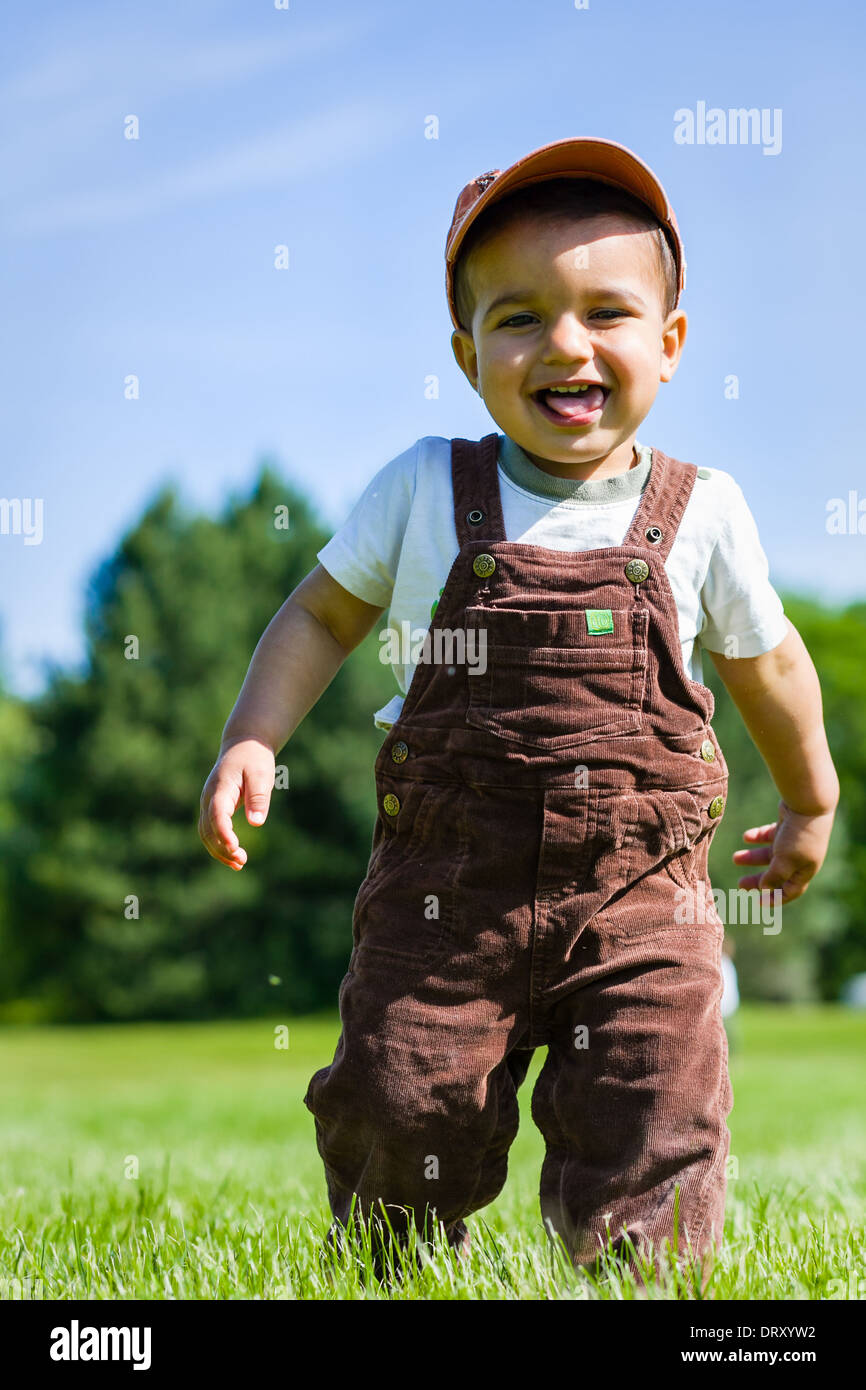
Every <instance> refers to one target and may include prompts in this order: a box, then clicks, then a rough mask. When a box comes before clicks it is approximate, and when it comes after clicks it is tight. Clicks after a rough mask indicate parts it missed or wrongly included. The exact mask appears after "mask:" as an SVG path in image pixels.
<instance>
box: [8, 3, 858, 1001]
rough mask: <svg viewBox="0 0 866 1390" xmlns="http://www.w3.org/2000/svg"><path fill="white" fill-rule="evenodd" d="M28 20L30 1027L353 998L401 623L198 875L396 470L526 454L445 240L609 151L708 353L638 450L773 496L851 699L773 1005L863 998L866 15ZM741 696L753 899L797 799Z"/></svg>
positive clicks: (11, 629)
mask: <svg viewBox="0 0 866 1390" xmlns="http://www.w3.org/2000/svg"><path fill="white" fill-rule="evenodd" d="M4 26H5V30H6V35H5V43H4V46H3V52H2V56H0V111H2V122H3V127H4V129H5V131H6V134H7V139H6V141H5V142H4V146H3V150H2V154H0V169H2V176H3V177H2V187H3V194H4V198H3V208H2V221H0V237H2V256H0V260H2V274H3V279H4V285H3V300H4V312H3V316H2V323H0V351H2V370H3V382H4V388H5V389H4V390H3V392H2V404H0V411H2V426H3V433H4V440H5V446H6V447H5V450H4V467H3V484H2V490H3V493H4V496H5V499H6V502H5V504H4V508H3V512H2V518H3V528H2V534H0V622H2V627H0V661H2V697H0V859H2V871H0V950H2V961H3V969H2V972H0V1021H3V1022H5V1023H7V1024H16V1023H28V1024H48V1023H85V1022H86V1023H97V1022H105V1021H113V1022H117V1023H121V1022H126V1021H132V1020H143V1021H146V1020H178V1021H179V1020H194V1019H197V1020H202V1019H208V1018H210V1019H215V1018H227V1017H229V1016H236V1017H256V1016H260V1015H264V1014H268V1013H272V1012H273V1011H274V1010H276V1009H278V1010H283V1011H289V1012H291V1013H303V1012H305V1011H310V1010H316V1009H320V1008H329V1009H332V1008H333V1007H334V1003H335V999H336V989H337V986H338V983H339V980H340V978H341V976H342V974H343V973H344V970H345V966H346V961H347V958H348V954H349V950H350V946H351V931H350V919H351V909H352V902H353V899H354V895H355V893H356V891H357V887H358V884H359V883H360V880H361V878H362V877H363V874H364V869H365V865H366V860H367V855H368V851H369V846H370V835H371V832H372V826H373V816H374V809H375V804H374V785H373V774H372V766H373V760H374V758H375V754H376V751H377V749H378V747H379V744H380V742H381V738H382V735H381V733H380V732H378V731H377V730H375V729H374V727H373V724H372V711H373V710H374V709H376V708H377V707H378V706H380V705H381V704H383V703H384V702H385V701H386V700H387V699H388V698H389V697H390V696H391V695H392V694H394V693H396V686H395V684H394V681H393V677H392V675H391V672H390V669H389V668H388V667H386V666H383V665H382V664H381V663H380V662H379V660H378V641H377V638H376V635H375V633H373V634H371V635H370V637H369V638H368V639H367V640H366V642H365V643H364V644H363V646H362V647H361V648H360V649H359V650H358V651H356V653H355V654H353V656H352V658H351V659H350V660H349V661H348V662H347V663H346V665H345V666H344V668H343V669H342V670H341V672H340V673H339V675H338V676H337V678H336V679H335V681H334V682H333V684H332V685H331V687H330V688H329V689H328V691H327V692H326V693H325V695H324V696H323V697H322V699H321V700H320V701H319V703H318V704H317V706H316V707H315V708H314V709H313V710H312V711H311V713H310V714H309V715H308V717H307V718H306V719H305V721H304V722H303V724H302V725H301V727H300V728H299V730H298V731H297V733H296V735H295V736H294V737H293V738H292V739H291V741H290V743H289V744H288V745H287V746H286V747H285V749H284V750H283V751H282V753H281V754H280V756H279V757H278V763H280V764H282V765H284V767H285V774H284V778H283V781H284V783H285V785H282V786H278V788H277V790H275V792H274V798H273V803H272V810H271V813H270V817H269V820H268V823H267V824H266V826H265V827H264V828H262V829H258V830H255V831H251V830H250V829H249V828H248V827H246V825H245V824H243V823H241V824H240V825H238V826H237V827H236V828H238V829H239V830H240V833H241V839H242V841H243V843H244V844H245V845H246V846H247V848H248V850H249V856H250V857H249V863H248V865H247V867H246V869H245V870H244V872H243V873H241V874H234V873H232V872H231V871H229V870H228V869H226V868H224V867H223V866H221V865H218V864H217V863H215V862H214V861H212V860H211V859H209V858H208V856H207V855H206V854H205V852H204V850H203V848H202V847H201V845H200V843H199V840H198V836H197V833H196V821H197V817H198V799H199V795H200V792H201V788H202V785H203V783H204V780H205V778H206V777H207V774H208V772H209V770H210V768H211V766H212V764H213V762H214V760H215V757H216V754H217V749H218V745H219V739H220V734H221V730H222V726H223V724H224V722H225V719H226V717H227V716H228V714H229V711H230V709H231V707H232V704H233V702H234V699H235V697H236V695H237V691H238V689H239V687H240V684H241V682H242V680H243V677H244V674H245V671H246V668H247V665H248V662H249V659H250V657H251V655H252V651H253V649H254V647H255V644H256V642H257V640H258V638H259V636H260V634H261V631H262V629H263V628H264V627H265V625H266V624H267V622H268V621H269V619H270V618H271V616H272V615H273V613H274V612H275V611H276V609H277V608H278V607H279V606H280V604H281V603H282V602H283V600H284V599H285V597H286V596H287V594H288V593H290V592H291V590H292V589H293V588H294V587H295V585H296V584H297V583H298V582H299V581H300V580H301V579H302V578H303V576H304V575H305V574H306V573H307V572H308V571H309V569H310V568H312V566H313V565H314V564H315V553H316V550H317V549H318V548H319V547H320V546H321V545H322V544H323V543H324V541H325V540H326V539H327V538H328V536H330V534H331V533H332V532H333V530H334V529H335V528H336V526H338V525H339V524H340V522H341V521H342V520H343V519H344V517H345V515H346V513H347V511H348V509H349V507H350V506H351V505H352V503H353V501H354V500H355V498H356V497H357V496H358V495H359V494H360V492H361V490H362V489H363V487H364V486H365V485H366V483H367V482H368V481H369V479H370V477H371V476H372V474H373V473H374V472H375V471H376V470H377V469H378V468H381V467H382V466H383V465H384V464H385V463H386V462H387V461H388V460H389V459H391V458H392V457H394V456H395V455H396V454H398V453H400V452H402V451H403V450H404V449H405V448H407V447H408V446H409V445H410V444H411V443H412V442H413V441H414V440H415V439H417V438H418V437H419V436H421V435H432V434H437V435H444V436H446V437H452V436H455V435H469V436H472V437H476V438H477V437H480V436H481V435H482V434H484V433H487V432H488V430H489V429H491V428H493V427H494V426H493V424H492V422H491V420H490V417H489V416H488V415H487V414H486V412H485V410H484V407H483V405H482V404H481V402H480V401H479V400H478V398H477V397H476V396H475V395H474V393H472V392H471V391H470V390H469V388H468V386H467V384H466V382H465V380H464V378H463V377H462V375H461V374H460V372H459V370H458V368H457V366H456V364H455V363H454V361H453V358H452V356H451V350H450V344H449V336H450V321H449V317H448V311H447V306H446V302H445V295H444V287H443V251H444V238H445V233H446V230H447V228H448V225H449V222H450V219H451V214H452V210H453V206H454V202H455V199H456V197H457V194H458V192H459V191H460V189H461V187H462V186H463V184H464V183H465V182H466V181H467V180H468V179H469V178H471V177H473V176H474V175H476V174H478V173H481V172H483V171H485V170H487V169H490V168H495V167H505V166H506V165H507V164H508V163H510V162H511V161H512V160H514V159H515V158H517V157H518V156H519V155H521V154H522V153H525V152H526V151H527V150H529V149H531V148H533V147H534V146H536V145H538V144H541V143H544V142H546V141H549V140H554V139H558V138H561V137H562V136H565V135H569V134H587V135H601V136H605V137H609V138H613V139H616V140H620V141H623V142H624V143H626V144H627V145H629V146H630V147H631V148H633V149H634V150H636V152H637V153H638V154H640V155H641V157H642V158H644V159H645V160H646V161H647V162H648V163H649V164H650V165H651V166H652V167H653V168H654V169H655V171H656V172H657V174H658V175H659V177H660V178H661V180H662V182H663V183H664V185H665V187H666V188H667V190H668V193H669V195H670V197H671V200H672V202H673V204H674V207H675V209H676V212H677V216H678V219H679V222H680V226H681V228H682V232H683V236H684V241H685V247H686V255H687V258H688V283H687V289H686V293H685V298H684V301H683V306H684V307H685V309H686V311H687V312H688V314H689V320H690V327H689V339H688V343H687V345H686V350H685V355H684V358H683V362H682V365H681V367H680V370H679V371H678V373H677V376H676V378H675V379H674V381H673V382H672V383H671V384H669V385H668V386H667V387H665V388H663V389H662V390H661V391H660V394H659V398H658V400H657V402H656V405H655V407H654V409H653V412H652V414H651V415H650V417H649V418H648V419H647V420H646V421H645V422H644V424H643V426H642V427H641V430H640V439H641V441H642V442H643V443H651V444H655V445H657V446H658V447H660V448H663V449H664V450H665V451H667V452H669V453H671V454H673V455H675V456H677V457H679V458H683V459H691V460H694V461H695V462H697V463H699V464H703V465H708V466H711V467H716V468H723V469H726V470H728V471H729V472H731V473H732V474H733V475H734V477H736V479H737V480H738V482H739V483H740V485H741V486H742V488H743V490H744V492H745V494H746V497H747V499H748V501H749V503H750V505H751V507H752V509H753V511H754V514H755V516H756V519H757V521H758V525H759V528H760V533H761V537H762V541H763V544H764V547H765V550H766V552H767V555H768V558H769V562H770V568H771V576H772V578H773V580H774V582H775V584H776V586H777V588H778V589H779V591H780V593H781V595H782V597H783V600H784V603H785V608H786V611H787V613H788V615H789V616H790V618H791V619H792V621H793V622H794V623H795V625H796V626H797V627H798V628H799V630H800V632H801V633H802V635H803V637H804V639H805V641H806V643H807V646H808V647H809V649H810V651H811V653H812V655H813V658H814V660H815V662H816V665H817V667H818V670H819V673H820V675H821V679H822V683H823V690H824V698H825V702H826V719H827V728H828V733H829V738H830V743H831V746H832V749H833V752H834V755H835V759H836V764H837V767H838V770H839V775H840V778H841V781H842V804H841V807H840V812H839V815H838V819H837V822H836V828H835V830H834V835H833V842H832V846H831V852H830V856H829V858H828V860H827V862H826V865H825V867H824V869H823V870H822V872H821V874H820V875H819V877H818V878H817V879H816V880H815V882H814V883H813V884H812V886H811V887H810V889H809V891H808V893H807V894H806V895H805V896H804V898H803V899H802V900H800V901H799V902H798V903H796V904H794V905H791V906H790V907H787V908H786V909H785V917H784V927H783V930H782V931H781V932H780V933H778V934H774V935H768V934H765V933H764V932H763V930H762V925H761V924H760V922H758V923H755V922H746V923H737V924H732V925H730V926H729V929H728V947H729V951H730V953H731V954H732V955H733V959H734V962H735V965H736V969H737V972H738V977H739V978H738V985H739V991H740V995H741V997H742V998H743V999H744V1000H746V1001H748V1000H752V1001H766V1002H773V1003H777V1004H778V1003H789V1004H790V1003H800V1004H806V1003H813V1004H818V1003H821V1002H823V1003H839V1002H840V1001H844V1000H847V1001H848V1002H849V1003H856V1002H857V1001H858V1000H859V1002H860V1003H861V1005H862V1004H863V1002H864V997H863V990H862V983H863V982H862V978H860V979H858V977H862V976H863V973H864V972H866V914H864V907H863V904H864V895H866V835H864V830H863V827H864V825H866V702H864V699H863V672H864V670H866V602H864V538H863V535H862V534H860V531H859V525H858V518H859V505H860V503H859V495H858V494H857V492H856V489H857V488H858V487H860V488H861V489H862V488H863V482H862V479H863V468H862V461H861V453H862V439H861V435H860V430H859V425H858V424H857V417H856V410H855V406H856V402H857V400H858V399H860V398H861V395H862V392H861V391H860V383H859V360H860V353H859V346H860V345H859V329H860V325H861V323H862V319H863V311H864V286H863V277H862V273H861V266H862V252H861V247H860V227H861V226H862V220H863V213H864V208H863V201H864V193H863V185H862V181H860V180H857V179H856V178H853V177H852V170H853V169H854V168H855V167H857V165H856V160H857V159H858V158H859V151H860V150H861V149H862V143H863V135H864V114H863V103H862V87H861V83H862V73H861V68H862V40H863V27H864V19H863V12H862V10H861V9H860V8H859V7H858V6H857V5H855V4H853V3H852V4H850V5H849V4H845V3H841V2H840V0H829V3H827V4H825V5H824V6H823V7H822V11H821V22H820V24H816V22H815V14H814V11H812V10H811V9H810V8H809V7H802V9H800V10H799V11H798V10H796V9H795V10H794V11H793V12H792V10H791V7H790V5H789V4H787V3H781V0H768V3H765V4H763V5H762V6H760V7H758V8H756V7H754V6H751V5H748V4H747V3H745V0H735V3H733V4H732V5H730V6H728V7H726V8H725V9H724V10H722V11H718V12H711V11H709V10H707V9H706V7H695V6H692V5H689V4H687V3H685V0H684V2H683V3H676V2H675V0H671V3H665V0H662V2H661V3H659V4H657V5H654V6H652V7H650V8H648V7H646V6H645V5H643V4H640V3H639V0H620V3H616V4H609V5H602V4H601V3H599V4H596V3H595V0H593V3H592V4H591V5H589V4H587V5H583V6H579V5H576V4H574V3H572V2H571V0H568V3H566V0H556V2H554V0H534V3H533V4H532V6H531V7H530V6H529V5H527V4H516V3H503V2H502V0H497V3H493V0H480V3H477V4H474V5H472V6H469V7H467V6H466V5H464V4H457V3H454V0H440V3H439V4H437V5H436V6H433V7H426V6H425V7H409V8H408V9H407V7H406V6H405V5H401V4H399V3H398V0H380V2H379V3H371V4H367V5H364V6H356V5H351V4H349V3H348V0H341V3H334V4H322V3H317V4H314V3H313V2H312V0H291V4H290V5H286V6H282V5H280V4H279V0H278V2H277V4H274V3H260V4H256V5H250V4H243V5H242V4H240V3H219V2H218V0H216V2H214V0H208V3H207V4H204V3H199V2H198V0H187V3H186V4H184V5H183V6H182V7H180V8H178V7H177V6H175V5H171V4H168V3H151V4H149V5H148V6H146V7H144V8H143V9H142V8H140V7H133V8H132V9H130V8H129V7H119V8H118V7H116V6H109V5H107V4H97V3H92V2H90V0H84V3H82V4H79V5H77V6H75V7H74V8H71V7H69V6H66V5H61V4H59V3H48V4H46V5H42V6H39V7H37V8H36V9H34V8H33V7H30V6H26V5H24V4H22V3H9V4H7V6H6V7H5V10H4ZM701 103H703V104H704V106H705V107H706V108H712V107H719V108H722V109H723V110H727V109H729V108H738V107H747V108H758V109H759V110H761V111H766V112H767V113H769V119H770V120H771V121H772V125H773V129H774V132H775V135H774V142H775V143H774V145H773V147H772V148H765V147H764V146H763V145H762V144H760V143H753V144H729V143H717V144H711V143H707V142H706V141H704V142H701V141H699V140H696V141H695V142H693V143H680V142H678V141H677V139H676V138H675V130H676V129H677V127H678V125H681V124H682V122H681V119H680V117H678V115H677V113H680V112H682V110H683V109H686V110H690V111H693V112H697V111H698V109H699V106H700V104H701ZM773 113H776V114H775V115H774V114H773ZM834 499H837V500H839V499H841V501H840V502H839V506H841V505H842V504H843V503H844V513H845V517H846V521H845V523H844V524H843V525H840V524H838V512H839V506H837V503H836V502H835V501H834ZM852 499H853V500H852ZM37 501H38V503H39V504H40V505H41V508H42V513H41V515H42V523H41V530H40V534H39V535H38V537H37V535H36V534H35V532H34V533H33V534H31V535H29V536H28V535H26V534H25V532H26V517H27V516H28V514H31V513H29V512H28V509H27V508H28V504H29V506H31V507H33V508H35V506H36V503H37ZM18 504H20V508H21V509H20V510H19V511H16V506H17V505H18ZM278 508H288V516H289V518H290V524H289V525H288V527H287V528H286V529H278V528H276V527H275V525H274V516H275V509H278ZM864 510H866V508H864ZM32 514H33V515H35V512H34V513H32ZM16 516H17V517H18V518H19V522H20V524H18V525H16ZM831 516H837V524H836V525H835V529H833V527H832V526H831V525H830V518H831ZM22 518H23V520H21V519H22ZM863 530H864V531H866V517H864V518H863ZM131 637H134V638H135V639H137V644H138V646H137V655H135V656H134V659H129V658H130V645H129V639H130V638H131ZM705 679H706V680H707V682H708V683H709V684H710V685H711V686H712V687H713V689H714V690H715V691H716V692H717V700H718V704H717V716H716V719H715V721H714V726H715V728H716V731H717V733H718V736H719V739H720V741H721V744H722V746H723V748H724V751H725V754H726V757H727V760H728V763H729V766H730V768H731V772H732V784H731V790H730V797H729V801H728V805H727V810H726V814H725V817H724V820H723V823H722V824H721V826H720V828H719V831H718V833H717V835H716V839H715V843H714V848H713V858H712V862H711V872H712V877H713V882H714V884H715V885H716V886H717V887H718V888H720V889H723V890H727V889H729V888H732V887H734V886H735V885H736V880H737V877H738V871H737V870H735V868H734V866H733V865H732V864H731V862H730V857H731V854H732V852H733V850H734V849H736V848H737V847H739V844H740V836H741V834H742V831H743V830H744V829H745V828H746V827H748V826H751V825H757V824H761V823H764V822H767V821H771V820H773V819H774V818H775V816H776V811H777V796H776V793H775V792H774V789H773V786H772V784H771V782H770V780H769V778H768V776H767V774H766V771H765V769H764V767H763V764H762V762H761V759H760V757H759V755H758V754H757V752H756V750H755V748H754V746H753V745H752V743H751V742H750V739H749V737H748V735H747V733H746V732H745V729H744V727H743V725H742V723H741V721H740V719H739V717H738V716H737V714H736V711H735V710H734V709H733V706H732V705H731V702H730V700H729V699H728V698H727V696H726V694H725V693H724V691H723V690H722V689H721V687H720V686H719V683H718V681H717V678H716V677H715V673H714V671H713V669H712V666H711V663H710V662H709V661H707V662H706V663H705Z"/></svg>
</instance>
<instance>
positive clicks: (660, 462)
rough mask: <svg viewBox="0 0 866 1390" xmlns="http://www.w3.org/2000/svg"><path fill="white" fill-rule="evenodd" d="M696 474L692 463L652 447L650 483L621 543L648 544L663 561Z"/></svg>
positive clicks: (680, 519) (628, 544) (674, 537)
mask: <svg viewBox="0 0 866 1390" xmlns="http://www.w3.org/2000/svg"><path fill="white" fill-rule="evenodd" d="M697 475H698V470H697V467H696V466H695V464H693V463H682V462H681V461H680V460H679V459H675V458H670V457H669V456H668V455H667V454H663V453H662V451H661V449H653V451H652V466H651V468H650V476H649V482H648V483H647V485H646V487H645V488H644V490H643V493H642V495H641V500H640V503H639V505H638V509H637V511H636V512H635V514H634V519H633V521H632V523H631V526H630V527H629V529H628V534H627V535H626V538H625V540H624V541H623V546H624V547H627V546H650V547H651V548H652V549H653V550H656V551H658V553H659V555H660V556H661V558H662V560H666V559H667V557H668V553H669V552H670V548H671V546H672V545H673V543H674V540H675V539H676V534H677V530H678V529H679V524H680V522H681V521H682V518H683V512H684V511H685V509H686V504H687V502H688V500H689V498H690V497H691V495H692V488H693V487H694V485H695V478H696V477H697ZM647 532H649V535H647ZM658 532H661V535H658V534H657V533H658Z"/></svg>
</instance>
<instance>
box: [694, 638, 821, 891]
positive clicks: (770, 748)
mask: <svg viewBox="0 0 866 1390" xmlns="http://www.w3.org/2000/svg"><path fill="white" fill-rule="evenodd" d="M786 621H788V620H787V619H786ZM710 656H711V657H712V658H713V662H714V664H715V667H716V670H717V671H718V673H719V675H720V677H721V679H722V680H723V681H724V683H725V686H726V688H727V690H728V691H729V693H730V695H731V698H732V699H733V701H734V703H735V705H736V706H737V708H738V710H739V711H740V714H741V715H742V716H743V721H744V723H745V725H746V728H747V729H748V731H749V733H750V734H751V736H752V738H753V739H754V741H755V743H756V745H757V747H758V749H759V750H760V753H761V756H762V757H763V759H764V761H765V763H766V764H767V766H768V768H769V769H770V773H771V774H772V777H773V781H774V782H775V784H776V787H777V789H778V792H779V795H780V797H781V801H780V802H779V811H780V817H779V820H778V821H774V822H773V824H772V825H761V826H753V827H752V828H751V829H750V830H746V831H745V832H744V834H743V839H744V840H747V841H749V842H750V843H751V844H753V845H757V846H759V848H757V849H741V850H737V851H736V852H735V854H734V855H733V859H734V862H735V863H736V864H766V865H768V867H767V868H766V869H765V870H763V871H758V872H757V873H754V874H749V875H747V876H746V877H744V878H741V879H739V880H738V882H739V886H740V887H741V888H760V889H771V888H781V889H782V902H783V903H785V902H789V901H791V899H793V898H799V897H800V895H801V894H802V893H804V892H805V891H806V889H807V887H808V886H809V880H810V879H812V878H813V877H814V876H815V874H816V873H817V872H818V870H819V869H820V867H821V865H822V863H823V862H824V858H825V855H826V853H827V845H828V843H829V840H830V831H831V829H832V826H833V817H834V814H835V809H836V805H837V803H838V800H839V778H838V777H837V775H836V769H835V767H834V766H833V760H832V758H831V757H830V750H829V748H828V746H827V736H826V734H825V732H824V721H823V713H822V707H821V687H820V685H819V683H818V673H817V672H816V670H815V667H814V665H813V663H812V660H811V657H810V656H809V653H808V652H807V650H806V648H805V645H804V644H803V639H802V638H801V637H800V634H799V633H798V632H797V630H796V628H795V627H793V625H792V624H791V623H790V622H788V635H787V637H785V638H784V640H783V641H782V642H780V643H779V645H778V646H777V647H774V648H773V649H772V651H769V652H764V653H763V654H762V655H761V656H753V657H740V658H736V659H732V658H728V657H725V656H723V655H722V654H721V653H719V652H713V651H711V652H710Z"/></svg>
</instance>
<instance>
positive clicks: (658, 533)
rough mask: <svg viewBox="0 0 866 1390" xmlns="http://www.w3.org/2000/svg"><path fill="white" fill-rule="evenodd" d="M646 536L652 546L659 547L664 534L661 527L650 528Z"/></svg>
mask: <svg viewBox="0 0 866 1390" xmlns="http://www.w3.org/2000/svg"><path fill="white" fill-rule="evenodd" d="M644 535H645V536H646V538H647V540H648V541H649V542H650V544H651V545H658V543H659V541H660V540H661V538H662V535H663V532H662V530H661V527H659V526H648V527H647V528H646V530H645V531H644Z"/></svg>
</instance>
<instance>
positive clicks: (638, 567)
mask: <svg viewBox="0 0 866 1390" xmlns="http://www.w3.org/2000/svg"><path fill="white" fill-rule="evenodd" d="M648 574H649V565H648V564H647V562H646V560H629V562H628V564H627V565H626V567H625V577H626V579H630V580H631V582H632V584H642V583H643V582H644V580H645V579H646V577H647V575H648Z"/></svg>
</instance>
